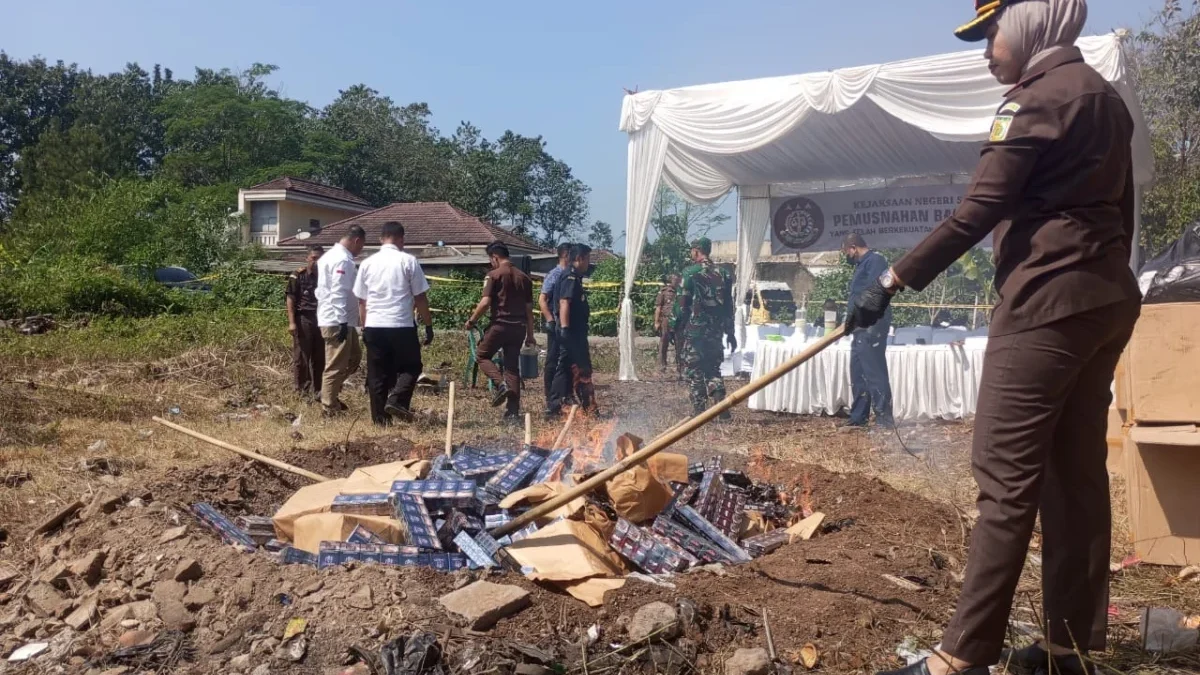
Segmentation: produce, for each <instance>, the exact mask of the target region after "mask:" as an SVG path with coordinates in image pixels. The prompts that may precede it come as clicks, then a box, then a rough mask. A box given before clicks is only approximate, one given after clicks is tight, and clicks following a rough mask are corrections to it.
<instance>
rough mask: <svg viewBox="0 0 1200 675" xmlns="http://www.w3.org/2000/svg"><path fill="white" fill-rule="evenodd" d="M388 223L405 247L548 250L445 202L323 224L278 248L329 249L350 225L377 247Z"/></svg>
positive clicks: (403, 204) (399, 207) (386, 209)
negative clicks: (395, 224)
mask: <svg viewBox="0 0 1200 675" xmlns="http://www.w3.org/2000/svg"><path fill="white" fill-rule="evenodd" d="M390 220H395V221H399V222H400V223H401V224H402V225H404V243H405V244H406V245H408V246H436V245H437V243H438V242H439V241H440V242H442V243H444V244H446V245H447V246H471V245H475V246H486V245H487V244H490V243H492V242H493V241H502V242H504V243H505V244H507V245H509V246H512V247H519V248H521V249H523V250H525V251H536V252H545V251H547V250H548V249H546V248H544V247H542V246H539V245H538V244H537V242H535V241H533V240H532V239H529V238H527V237H523V236H521V235H519V234H515V233H513V232H509V231H508V230H506V229H504V228H502V227H499V226H497V225H493V224H491V223H488V222H485V221H483V220H480V219H479V218H476V217H475V216H473V215H471V214H469V213H467V212H466V211H463V210H461V209H458V208H455V207H454V206H452V205H450V204H449V203H447V202H397V203H395V204H390V205H388V206H385V207H383V208H380V209H375V210H374V211H367V212H366V213H360V214H358V215H357V216H352V217H350V218H346V219H345V220H339V221H338V222H336V223H331V224H329V225H326V226H325V227H323V228H321V229H320V230H317V231H316V232H315V233H313V235H312V236H311V237H309V238H308V239H296V238H295V237H289V238H287V239H284V240H283V241H281V242H279V245H280V246H305V245H308V244H321V245H324V246H331V245H333V244H335V243H337V241H338V240H340V239H341V238H342V237H343V236H344V235H345V233H346V230H348V229H350V226H351V225H358V226H359V227H361V228H363V230H365V231H366V233H367V246H378V245H379V233H380V230H381V229H382V228H383V224H384V223H386V222H388V221H390Z"/></svg>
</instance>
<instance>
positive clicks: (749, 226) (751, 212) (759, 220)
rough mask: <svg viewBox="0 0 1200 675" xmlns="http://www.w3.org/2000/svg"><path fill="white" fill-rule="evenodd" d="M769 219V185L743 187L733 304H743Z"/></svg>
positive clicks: (741, 191)
mask: <svg viewBox="0 0 1200 675" xmlns="http://www.w3.org/2000/svg"><path fill="white" fill-rule="evenodd" d="M770 218H771V192H770V189H769V188H765V187H764V188H750V187H747V188H742V189H741V190H739V194H738V222H737V297H735V298H734V299H733V300H734V304H738V305H740V304H742V302H743V301H744V300H745V298H746V292H747V291H749V290H750V284H751V282H753V281H754V272H755V267H756V266H757V265H758V256H759V254H760V253H761V252H762V243H763V240H764V239H766V236H767V225H768V224H769V221H770Z"/></svg>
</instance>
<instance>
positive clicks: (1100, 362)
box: [894, 48, 1140, 665]
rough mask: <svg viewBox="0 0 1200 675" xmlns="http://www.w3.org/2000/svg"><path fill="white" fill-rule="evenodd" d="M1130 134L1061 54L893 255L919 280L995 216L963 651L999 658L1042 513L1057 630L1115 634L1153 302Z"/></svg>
mask: <svg viewBox="0 0 1200 675" xmlns="http://www.w3.org/2000/svg"><path fill="white" fill-rule="evenodd" d="M1132 137H1133V120H1132V118H1131V117H1130V115H1129V111H1128V110H1127V109H1126V107H1125V104H1124V102H1123V101H1122V100H1121V97H1120V95H1119V94H1118V93H1117V92H1116V91H1115V90H1113V88H1112V87H1111V86H1110V85H1109V84H1108V83H1107V82H1105V81H1104V79H1103V78H1102V77H1101V76H1100V75H1099V74H1098V73H1097V72H1096V71H1095V70H1093V69H1092V68H1091V67H1089V66H1088V65H1086V64H1085V63H1084V62H1083V57H1082V55H1081V54H1080V52H1079V50H1078V49H1076V48H1068V49H1063V50H1060V51H1057V52H1055V53H1053V54H1051V55H1049V56H1047V57H1046V58H1044V59H1043V60H1042V61H1040V62H1038V63H1037V64H1035V65H1034V67H1033V68H1032V69H1031V71H1030V72H1029V73H1027V74H1026V76H1025V79H1024V80H1022V82H1021V83H1020V84H1018V85H1017V86H1016V87H1015V88H1013V90H1012V91H1010V92H1009V94H1008V97H1007V100H1006V101H1005V102H1004V104H1003V105H1002V106H1001V107H1000V109H999V110H998V111H997V113H996V119H995V122H994V123H993V127H992V133H991V138H990V140H989V141H988V143H986V144H985V145H984V147H983V150H982V153H981V156H980V162H979V167H978V168H977V169H976V172H975V176H974V177H973V179H972V182H971V185H970V187H969V189H968V191H967V195H966V197H965V198H964V199H963V202H962V203H961V204H960V205H959V206H958V208H957V209H956V210H955V212H954V215H953V216H951V217H950V218H949V219H948V220H947V221H945V222H944V223H942V224H941V225H939V226H938V227H937V228H936V229H935V230H934V231H933V232H932V233H931V234H930V235H929V237H927V238H926V239H925V240H924V241H922V242H921V243H920V244H919V245H918V246H917V247H915V248H914V249H913V250H912V251H911V252H910V253H909V254H908V255H906V256H905V257H904V258H903V259H902V260H900V261H899V262H897V263H896V265H895V267H894V269H895V272H896V276H897V277H898V278H899V279H900V281H901V282H902V283H904V284H905V285H907V286H909V287H912V288H915V289H917V290H921V289H923V288H924V287H925V286H927V285H928V284H929V283H930V282H931V281H932V280H933V279H934V278H935V277H936V276H937V275H938V274H940V273H941V272H942V271H943V270H945V269H946V268H947V267H949V266H950V265H951V264H952V263H953V262H954V261H955V260H957V259H958V258H959V257H960V256H961V255H962V254H963V253H965V252H966V251H967V250H968V249H969V248H970V247H971V246H973V245H975V244H977V243H978V242H979V241H980V240H981V239H983V237H984V236H986V235H987V233H989V232H991V231H992V230H993V229H994V230H995V235H994V236H995V258H996V279H995V287H996V289H997V292H998V296H999V300H998V302H997V304H996V309H995V312H994V313H993V316H992V321H991V325H990V327H989V339H988V346H987V352H986V354H985V356H984V365H983V376H982V381H981V383H980V391H979V402H978V405H977V408H976V413H975V435H974V442H973V446H972V454H971V458H972V465H973V467H974V472H975V478H976V481H977V482H978V483H979V499H978V506H979V521H978V522H977V524H976V526H975V528H974V531H973V532H972V533H971V549H970V555H969V557H968V560H967V569H966V578H965V580H964V582H963V588H962V593H961V595H960V597H959V601H958V608H957V610H956V611H955V614H954V618H953V619H952V620H951V622H950V625H949V626H948V627H947V629H946V632H945V634H944V635H943V637H942V648H943V649H945V650H946V652H948V653H949V654H951V655H953V656H955V657H957V658H959V659H962V660H964V661H966V662H967V663H971V664H975V665H991V664H994V663H996V661H997V660H998V659H999V657H1000V652H1001V648H1002V646H1003V641H1004V635H1005V629H1006V627H1007V624H1008V615H1009V611H1010V609H1011V607H1012V601H1013V594H1014V593H1015V590H1016V587H1017V581H1018V579H1019V578H1020V575H1021V568H1022V566H1023V564H1024V561H1025V555H1026V550H1027V548H1028V546H1029V539H1030V537H1031V535H1032V533H1033V527H1034V521H1035V519H1036V518H1037V515H1038V513H1039V511H1040V513H1041V517H1042V535H1043V537H1042V548H1043V551H1042V553H1043V555H1042V559H1043V563H1042V586H1043V603H1044V608H1043V611H1044V614H1043V619H1044V621H1045V626H1046V637H1047V638H1048V639H1049V641H1050V642H1051V643H1053V644H1056V645H1060V646H1064V647H1076V646H1077V647H1078V648H1079V649H1080V650H1082V651H1084V652H1087V651H1089V650H1102V649H1104V646H1105V632H1106V624H1107V619H1108V616H1107V605H1108V560H1109V543H1110V542H1109V539H1110V536H1111V535H1110V529H1111V523H1110V505H1109V493H1108V474H1107V471H1106V470H1105V459H1106V456H1107V443H1106V441H1105V435H1106V427H1107V412H1108V410H1107V409H1108V405H1109V403H1110V401H1111V393H1110V389H1109V387H1110V384H1111V382H1112V377H1113V372H1114V370H1115V368H1116V364H1117V360H1118V358H1119V356H1120V354H1121V351H1122V349H1123V348H1124V347H1125V343H1126V342H1127V341H1128V340H1129V336H1130V334H1131V333H1132V330H1133V324H1134V322H1135V321H1136V320H1137V316H1138V313H1139V303H1140V294H1139V292H1138V288H1137V283H1136V281H1135V279H1134V277H1133V273H1132V272H1131V271H1130V270H1129V257H1130V250H1131V244H1132V239H1133V226H1134V219H1133V203H1134V191H1133V190H1134V188H1133V171H1132V150H1131V140H1132ZM1006 220H1007V221H1009V222H1008V223H1007V224H1001V221H1006Z"/></svg>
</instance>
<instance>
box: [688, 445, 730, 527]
mask: <svg viewBox="0 0 1200 675" xmlns="http://www.w3.org/2000/svg"><path fill="white" fill-rule="evenodd" d="M721 471H722V470H721V456H720V455H717V456H716V457H713V458H712V459H710V460H708V463H707V464H706V465H705V467H704V476H703V477H702V478H701V479H700V491H699V492H698V493H697V495H696V504H695V509H696V512H697V513H699V514H700V515H702V516H704V517H705V518H712V514H713V512H714V510H715V509H716V507H717V504H718V503H720V501H721V499H722V497H723V495H724V493H725V480H724V479H723V478H722V477H721Z"/></svg>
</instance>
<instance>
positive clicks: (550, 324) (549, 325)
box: [546, 321, 558, 336]
mask: <svg viewBox="0 0 1200 675" xmlns="http://www.w3.org/2000/svg"><path fill="white" fill-rule="evenodd" d="M546 334H547V335H554V336H557V335H558V322H557V321H547V322H546Z"/></svg>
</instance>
